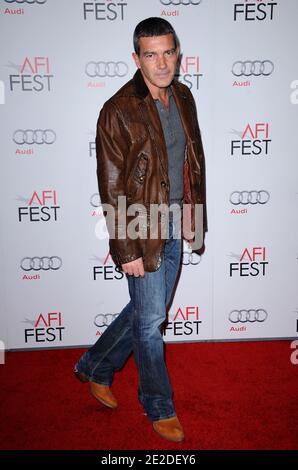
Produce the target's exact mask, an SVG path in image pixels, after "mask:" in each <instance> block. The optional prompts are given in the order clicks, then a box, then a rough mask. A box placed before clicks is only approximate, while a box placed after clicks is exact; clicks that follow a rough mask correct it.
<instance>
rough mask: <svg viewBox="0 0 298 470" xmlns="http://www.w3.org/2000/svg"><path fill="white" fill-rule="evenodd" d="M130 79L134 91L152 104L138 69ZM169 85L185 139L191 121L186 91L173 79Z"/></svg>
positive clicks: (188, 134) (188, 133) (189, 132)
mask: <svg viewBox="0 0 298 470" xmlns="http://www.w3.org/2000/svg"><path fill="white" fill-rule="evenodd" d="M132 81H133V84H134V88H135V93H136V94H137V95H138V96H140V97H141V98H142V99H144V100H145V99H146V98H147V100H146V101H148V103H151V104H152V105H153V103H154V101H153V98H152V96H151V94H150V92H149V88H148V87H147V85H146V83H145V81H144V79H143V75H142V73H141V72H140V70H137V71H136V73H135V74H134V76H133V79H132ZM170 87H171V91H172V93H173V95H174V98H175V101H176V105H177V108H178V111H179V114H180V117H181V120H182V124H183V127H184V131H185V134H186V137H187V139H190V136H191V129H192V121H191V113H190V109H189V102H188V100H187V95H186V92H185V91H184V90H183V85H182V84H180V83H179V82H178V81H177V80H175V79H174V80H173V81H172V84H171V85H170ZM153 108H154V110H155V112H156V116H157V120H158V121H159V116H158V112H157V109H156V107H155V106H153ZM160 130H161V127H160Z"/></svg>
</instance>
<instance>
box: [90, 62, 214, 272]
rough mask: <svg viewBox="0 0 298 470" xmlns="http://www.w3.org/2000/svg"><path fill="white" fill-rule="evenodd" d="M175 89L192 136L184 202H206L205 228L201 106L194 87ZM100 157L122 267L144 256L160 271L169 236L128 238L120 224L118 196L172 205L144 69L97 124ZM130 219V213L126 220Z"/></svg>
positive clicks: (113, 245) (113, 246)
mask: <svg viewBox="0 0 298 470" xmlns="http://www.w3.org/2000/svg"><path fill="white" fill-rule="evenodd" d="M171 89H172V92H173V95H174V98H175V100H176V103H177V108H178V111H179V113H180V116H181V120H182V124H183V127H184V131H185V136H186V151H185V163H184V202H188V203H191V204H199V203H200V204H204V210H203V220H201V223H202V224H203V227H204V232H205V231H206V230H207V218H206V204H205V203H206V201H205V194H206V192H205V165H204V155H203V148H202V142H201V135H200V130H199V125H198V121H197V114H196V106H195V102H194V99H193V96H192V94H191V92H190V90H189V89H188V87H186V86H185V85H183V84H182V83H180V82H178V81H176V80H174V81H173V83H172V85H171ZM96 156H97V178H98V186H99V194H100V198H101V203H105V204H106V203H108V204H110V205H111V206H113V208H115V214H116V224H115V225H116V229H118V230H119V232H117V230H116V236H115V237H114V236H112V237H111V233H112V232H111V226H110V222H109V214H108V213H104V214H105V216H106V222H107V227H108V231H109V234H110V253H111V256H112V258H113V261H114V262H115V264H116V266H119V267H121V264H123V263H128V262H130V261H133V260H135V259H137V258H139V257H143V262H144V269H145V271H149V272H150V271H156V270H157V269H158V268H159V266H160V263H161V256H162V252H163V246H164V241H165V240H163V239H162V238H161V237H157V238H156V239H152V238H151V239H141V238H137V239H130V238H128V237H125V236H124V238H121V235H119V233H120V232H121V230H122V236H123V230H124V233H125V228H123V222H120V215H119V210H118V196H126V198H127V199H126V201H127V207H129V206H130V205H131V204H133V203H142V204H143V205H144V206H145V207H148V208H149V205H150V203H156V204H161V203H166V204H169V178H168V156H167V150H166V144H165V140H164V136H163V131H162V127H161V122H160V119H159V115H158V110H157V109H156V106H155V103H154V100H153V98H152V96H151V94H150V92H149V90H148V87H147V85H146V84H145V82H144V79H143V77H142V74H141V72H140V71H139V70H138V71H137V72H136V73H135V75H134V77H133V78H132V80H130V81H129V82H128V83H126V84H125V85H124V86H123V87H122V88H121V89H120V90H119V91H118V92H117V93H116V94H115V95H114V96H112V97H111V98H110V99H109V100H108V101H107V102H106V103H105V104H104V106H103V108H102V110H101V112H100V114H99V118H98V122H97V134H96ZM148 212H149V210H148ZM129 219H130V216H127V215H126V224H128V223H129V221H130V220H129ZM147 223H148V222H147ZM117 233H118V235H117ZM183 238H184V237H183Z"/></svg>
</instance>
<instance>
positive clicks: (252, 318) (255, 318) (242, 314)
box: [229, 308, 268, 323]
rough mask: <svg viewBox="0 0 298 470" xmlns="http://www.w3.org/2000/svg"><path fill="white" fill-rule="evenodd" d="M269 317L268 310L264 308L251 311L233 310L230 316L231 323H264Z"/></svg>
mask: <svg viewBox="0 0 298 470" xmlns="http://www.w3.org/2000/svg"><path fill="white" fill-rule="evenodd" d="M267 317H268V313H267V312H266V310H264V309H262V308H258V309H253V308H250V309H249V310H244V309H242V310H232V311H231V312H230V315H229V320H230V322H231V323H255V322H259V323H262V322H264V321H265V320H266V319H267Z"/></svg>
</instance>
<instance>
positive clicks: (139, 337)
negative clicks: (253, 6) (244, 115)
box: [75, 18, 207, 442]
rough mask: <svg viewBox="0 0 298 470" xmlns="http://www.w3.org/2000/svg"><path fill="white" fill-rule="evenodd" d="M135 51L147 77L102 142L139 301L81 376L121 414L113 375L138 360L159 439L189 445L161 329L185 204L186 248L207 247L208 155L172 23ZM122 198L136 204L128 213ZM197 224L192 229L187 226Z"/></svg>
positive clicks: (118, 239) (121, 257)
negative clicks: (135, 213)
mask: <svg viewBox="0 0 298 470" xmlns="http://www.w3.org/2000/svg"><path fill="white" fill-rule="evenodd" d="M134 48H135V52H134V53H133V58H134V61H135V63H136V66H137V68H138V70H137V72H136V73H135V75H134V77H133V78H132V80H130V81H129V82H128V83H127V84H125V85H124V86H123V87H122V88H121V89H120V90H119V91H118V92H117V93H116V94H115V95H114V96H113V97H112V98H110V99H109V100H108V101H107V102H106V103H105V104H104V106H103V109H102V110H101V112H100V115H99V119H98V123H97V136H96V152H97V163H98V166H97V176H98V184H99V192H100V197H101V202H102V204H103V206H104V209H106V210H105V212H104V213H105V216H106V222H107V227H108V230H109V235H110V252H111V256H112V258H113V260H114V262H115V264H116V265H117V266H119V267H120V268H121V269H122V270H123V272H124V273H125V274H126V278H127V281H128V288H129V294H130V301H129V303H128V304H127V305H126V306H125V307H124V309H123V310H122V312H121V313H120V314H119V315H118V316H117V318H116V319H115V320H114V321H113V323H112V324H111V325H110V326H109V327H108V328H107V329H106V330H105V332H104V333H103V335H102V336H101V337H100V339H99V340H98V341H97V342H96V343H95V345H94V346H93V347H91V348H90V349H89V350H88V351H87V352H86V353H85V354H84V355H83V356H82V357H81V359H80V360H79V362H78V363H77V364H76V366H75V374H76V376H77V377H78V378H79V379H80V380H81V381H83V382H87V381H89V384H90V391H91V393H92V395H93V396H94V397H95V398H96V399H97V400H98V401H100V402H101V403H103V404H104V405H106V406H108V407H110V408H116V407H117V400H116V398H115V397H114V395H113V393H112V391H111V388H110V387H111V384H112V381H113V375H114V373H115V371H116V370H119V369H120V368H121V367H122V366H123V365H124V363H125V362H126V360H127V358H128V356H129V355H130V353H131V352H133V353H134V357H135V361H136V364H137V367H138V372H139V389H138V396H139V400H140V402H141V404H142V405H143V407H144V409H145V411H146V413H147V416H148V418H149V419H150V420H151V421H152V423H153V429H154V430H155V431H156V432H157V433H158V434H159V435H160V436H162V437H164V438H165V439H168V440H171V441H174V442H179V441H182V440H183V439H184V432H183V429H182V426H181V424H180V422H179V420H178V417H177V415H176V412H175V408H174V404H173V400H172V388H171V384H170V381H169V377H168V373H167V369H166V365H165V361H164V351H163V339H162V333H161V325H162V323H163V322H164V321H165V318H166V310H167V306H168V305H169V302H170V300H171V297H172V293H173V289H174V285H175V281H176V278H177V274H178V271H179V267H180V265H181V252H182V239H181V236H179V234H181V232H180V230H179V229H180V228H181V218H180V208H181V207H182V204H183V205H185V204H186V205H187V208H188V210H186V211H183V214H182V219H183V223H182V225H183V238H184V239H186V240H188V241H189V242H191V243H192V244H193V247H196V246H197V247H199V248H200V246H201V245H202V240H200V241H199V242H198V240H196V237H198V238H200V236H199V235H197V232H193V231H192V229H193V227H194V225H195V224H194V218H195V216H197V217H196V218H197V219H199V220H196V221H195V222H196V225H199V226H200V227H203V232H204V231H206V229H207V225H206V212H205V209H204V211H203V212H200V211H198V212H197V211H196V206H199V207H201V206H202V204H205V181H204V160H203V150H202V143H201V136H200V131H199V126H198V122H197V117H196V109H195V103H194V99H193V97H192V94H191V92H190V91H189V89H188V88H187V87H186V86H185V85H182V84H181V83H179V82H178V81H176V80H175V79H174V76H175V74H176V69H177V64H178V59H179V46H178V40H177V37H176V34H175V31H174V29H173V28H172V26H171V25H170V23H168V22H167V21H166V20H164V19H161V18H147V19H145V20H144V21H142V22H141V23H139V24H138V25H137V27H136V29H135V32H134ZM121 197H122V198H124V199H125V201H126V202H127V204H128V207H127V210H126V212H125V210H124V209H123V207H122V206H121V204H120V198H121ZM133 204H136V205H137V206H138V207H141V208H142V209H141V210H140V213H141V217H140V219H139V229H140V230H139V232H138V235H139V236H137V237H136V236H133V235H134V234H133V235H132V231H131V230H129V225H130V223H131V222H132V221H133V217H132V215H131V212H130V211H129V209H130V208H132V206H133ZM153 205H154V206H156V205H157V206H162V207H164V206H165V207H167V208H168V207H169V206H170V205H171V206H172V205H173V207H174V208H176V209H175V210H173V211H171V212H170V214H169V216H168V217H164V216H165V214H164V213H161V214H159V215H158V217H157V218H155V222H154V220H153V219H154V217H153V216H152V214H151V212H148V209H149V208H150V209H151V206H153ZM120 206H121V207H120ZM109 208H112V209H113V211H110V210H109ZM177 208H178V209H179V210H178V209H177ZM178 212H179V214H178ZM111 214H112V215H111ZM112 216H113V217H112ZM189 217H190V221H191V225H189V224H187V223H186V222H187V221H188V219H189ZM112 219H113V220H112ZM165 221H166V222H165ZM187 225H189V226H188V227H187ZM163 226H166V231H165V232H164V231H163V230H162V227H163ZM129 232H131V233H129ZM164 233H165V236H162V235H163V234H164ZM177 235H178V236H177Z"/></svg>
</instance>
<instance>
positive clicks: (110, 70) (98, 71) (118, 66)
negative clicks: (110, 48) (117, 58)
mask: <svg viewBox="0 0 298 470" xmlns="http://www.w3.org/2000/svg"><path fill="white" fill-rule="evenodd" d="M85 72H86V74H87V75H88V77H101V78H103V77H124V76H125V75H126V74H127V72H128V65H127V64H126V63H125V62H111V61H110V62H93V61H91V62H88V64H87V65H86V67H85Z"/></svg>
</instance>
